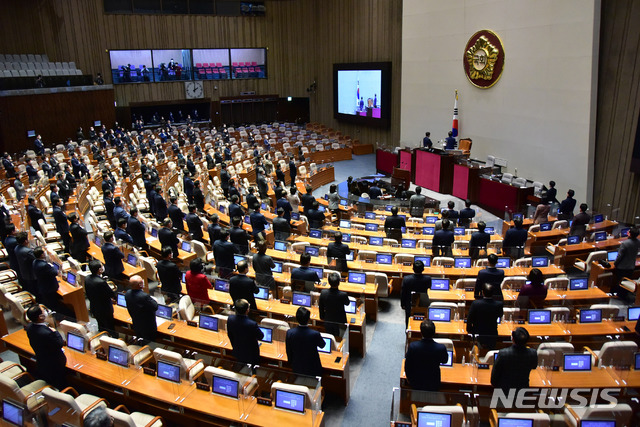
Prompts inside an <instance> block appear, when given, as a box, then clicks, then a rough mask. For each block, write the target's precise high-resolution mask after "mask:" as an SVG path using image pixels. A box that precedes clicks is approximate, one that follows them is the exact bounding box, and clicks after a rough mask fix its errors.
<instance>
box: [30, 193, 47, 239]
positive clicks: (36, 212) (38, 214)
mask: <svg viewBox="0 0 640 427" xmlns="http://www.w3.org/2000/svg"><path fill="white" fill-rule="evenodd" d="M28 201H29V205H28V206H27V215H29V221H30V223H31V226H32V227H33V229H34V230H36V231H39V232H41V233H42V232H43V230H41V229H40V224H38V220H40V219H41V220H43V221H44V214H43V213H42V211H41V210H40V209H38V207H37V206H36V199H34V198H33V197H31V196H29V199H28Z"/></svg>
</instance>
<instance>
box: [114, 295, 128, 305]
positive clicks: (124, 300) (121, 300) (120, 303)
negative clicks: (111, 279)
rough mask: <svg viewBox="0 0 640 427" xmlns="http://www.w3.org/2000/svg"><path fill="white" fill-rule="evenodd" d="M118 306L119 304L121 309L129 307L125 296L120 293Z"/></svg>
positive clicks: (117, 300)
mask: <svg viewBox="0 0 640 427" xmlns="http://www.w3.org/2000/svg"><path fill="white" fill-rule="evenodd" d="M116 304H118V305H119V306H120V307H125V308H126V307H127V300H126V299H125V298H124V294H123V293H119V294H118V296H117V299H116Z"/></svg>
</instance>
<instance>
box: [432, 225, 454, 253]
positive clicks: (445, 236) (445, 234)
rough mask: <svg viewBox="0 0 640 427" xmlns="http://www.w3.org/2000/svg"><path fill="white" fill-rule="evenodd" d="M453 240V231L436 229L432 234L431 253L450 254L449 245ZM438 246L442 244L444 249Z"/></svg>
mask: <svg viewBox="0 0 640 427" xmlns="http://www.w3.org/2000/svg"><path fill="white" fill-rule="evenodd" d="M454 240H455V237H454V234H453V231H451V230H444V229H442V230H438V231H436V232H435V234H434V235H433V243H432V248H433V255H434V256H451V245H452V244H453V241H454ZM438 246H444V247H445V248H444V249H439V248H438Z"/></svg>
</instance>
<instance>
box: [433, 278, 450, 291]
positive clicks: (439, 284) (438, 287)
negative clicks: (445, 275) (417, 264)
mask: <svg viewBox="0 0 640 427" xmlns="http://www.w3.org/2000/svg"><path fill="white" fill-rule="evenodd" d="M431 289H432V290H434V291H448V290H449V279H431Z"/></svg>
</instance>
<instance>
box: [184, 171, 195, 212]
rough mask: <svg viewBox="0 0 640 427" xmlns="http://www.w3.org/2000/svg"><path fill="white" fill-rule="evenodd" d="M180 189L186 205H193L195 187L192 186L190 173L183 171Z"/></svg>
mask: <svg viewBox="0 0 640 427" xmlns="http://www.w3.org/2000/svg"><path fill="white" fill-rule="evenodd" d="M182 187H183V188H184V194H185V195H186V196H187V203H189V204H192V203H193V190H194V189H195V186H194V185H193V180H192V179H191V173H189V172H188V171H185V173H184V178H182Z"/></svg>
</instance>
